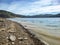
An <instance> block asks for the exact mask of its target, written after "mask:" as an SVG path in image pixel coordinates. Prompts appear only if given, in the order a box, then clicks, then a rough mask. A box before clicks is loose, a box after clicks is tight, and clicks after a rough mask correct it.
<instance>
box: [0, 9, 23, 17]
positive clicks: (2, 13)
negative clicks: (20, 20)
mask: <svg viewBox="0 0 60 45" xmlns="http://www.w3.org/2000/svg"><path fill="white" fill-rule="evenodd" d="M0 17H2V18H13V17H24V16H22V15H18V14H14V13H12V12H9V11H4V10H0Z"/></svg>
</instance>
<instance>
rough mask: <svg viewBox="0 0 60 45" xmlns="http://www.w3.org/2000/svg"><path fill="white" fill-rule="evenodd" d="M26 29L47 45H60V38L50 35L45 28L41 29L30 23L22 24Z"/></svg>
mask: <svg viewBox="0 0 60 45" xmlns="http://www.w3.org/2000/svg"><path fill="white" fill-rule="evenodd" d="M20 24H22V25H23V26H24V28H26V29H28V30H29V31H30V32H31V33H32V34H34V35H35V37H37V38H38V39H40V40H41V41H43V42H44V43H45V44H46V45H60V36H58V37H57V36H54V35H52V34H50V33H48V32H47V31H46V30H47V29H45V28H40V27H38V26H36V25H33V24H31V23H28V22H20Z"/></svg>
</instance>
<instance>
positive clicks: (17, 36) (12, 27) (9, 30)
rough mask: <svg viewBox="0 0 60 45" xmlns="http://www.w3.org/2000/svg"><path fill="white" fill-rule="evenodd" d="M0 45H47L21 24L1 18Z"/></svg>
mask: <svg viewBox="0 0 60 45" xmlns="http://www.w3.org/2000/svg"><path fill="white" fill-rule="evenodd" d="M0 45H45V44H44V43H43V42H41V41H40V40H39V39H38V38H37V37H35V35H34V34H31V33H30V32H29V31H28V30H27V29H25V28H24V27H23V26H22V25H21V24H19V23H17V22H14V21H10V20H6V19H5V18H4V19H3V18H0Z"/></svg>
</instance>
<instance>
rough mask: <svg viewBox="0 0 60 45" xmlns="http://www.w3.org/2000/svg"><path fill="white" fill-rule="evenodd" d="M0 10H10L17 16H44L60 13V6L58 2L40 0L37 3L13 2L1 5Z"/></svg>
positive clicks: (55, 0)
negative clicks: (45, 14) (44, 14)
mask: <svg viewBox="0 0 60 45" xmlns="http://www.w3.org/2000/svg"><path fill="white" fill-rule="evenodd" d="M0 6H1V7H0V9H4V10H8V11H11V12H14V13H17V14H23V15H24V14H26V15H29V14H31V15H33V14H43V13H52V12H57V13H58V12H60V5H59V3H58V1H57V0H38V1H35V2H30V3H27V2H12V3H11V4H4V3H2V4H0Z"/></svg>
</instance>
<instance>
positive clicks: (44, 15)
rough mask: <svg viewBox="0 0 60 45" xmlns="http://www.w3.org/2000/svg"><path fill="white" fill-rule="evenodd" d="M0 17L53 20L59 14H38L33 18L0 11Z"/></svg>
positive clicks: (59, 15)
mask: <svg viewBox="0 0 60 45" xmlns="http://www.w3.org/2000/svg"><path fill="white" fill-rule="evenodd" d="M0 17H2V18H15V17H19V18H51V17H53V18H55V17H60V14H55V15H53V14H39V15H33V16H25V15H19V14H14V13H12V12H9V11H5V10H0Z"/></svg>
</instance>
